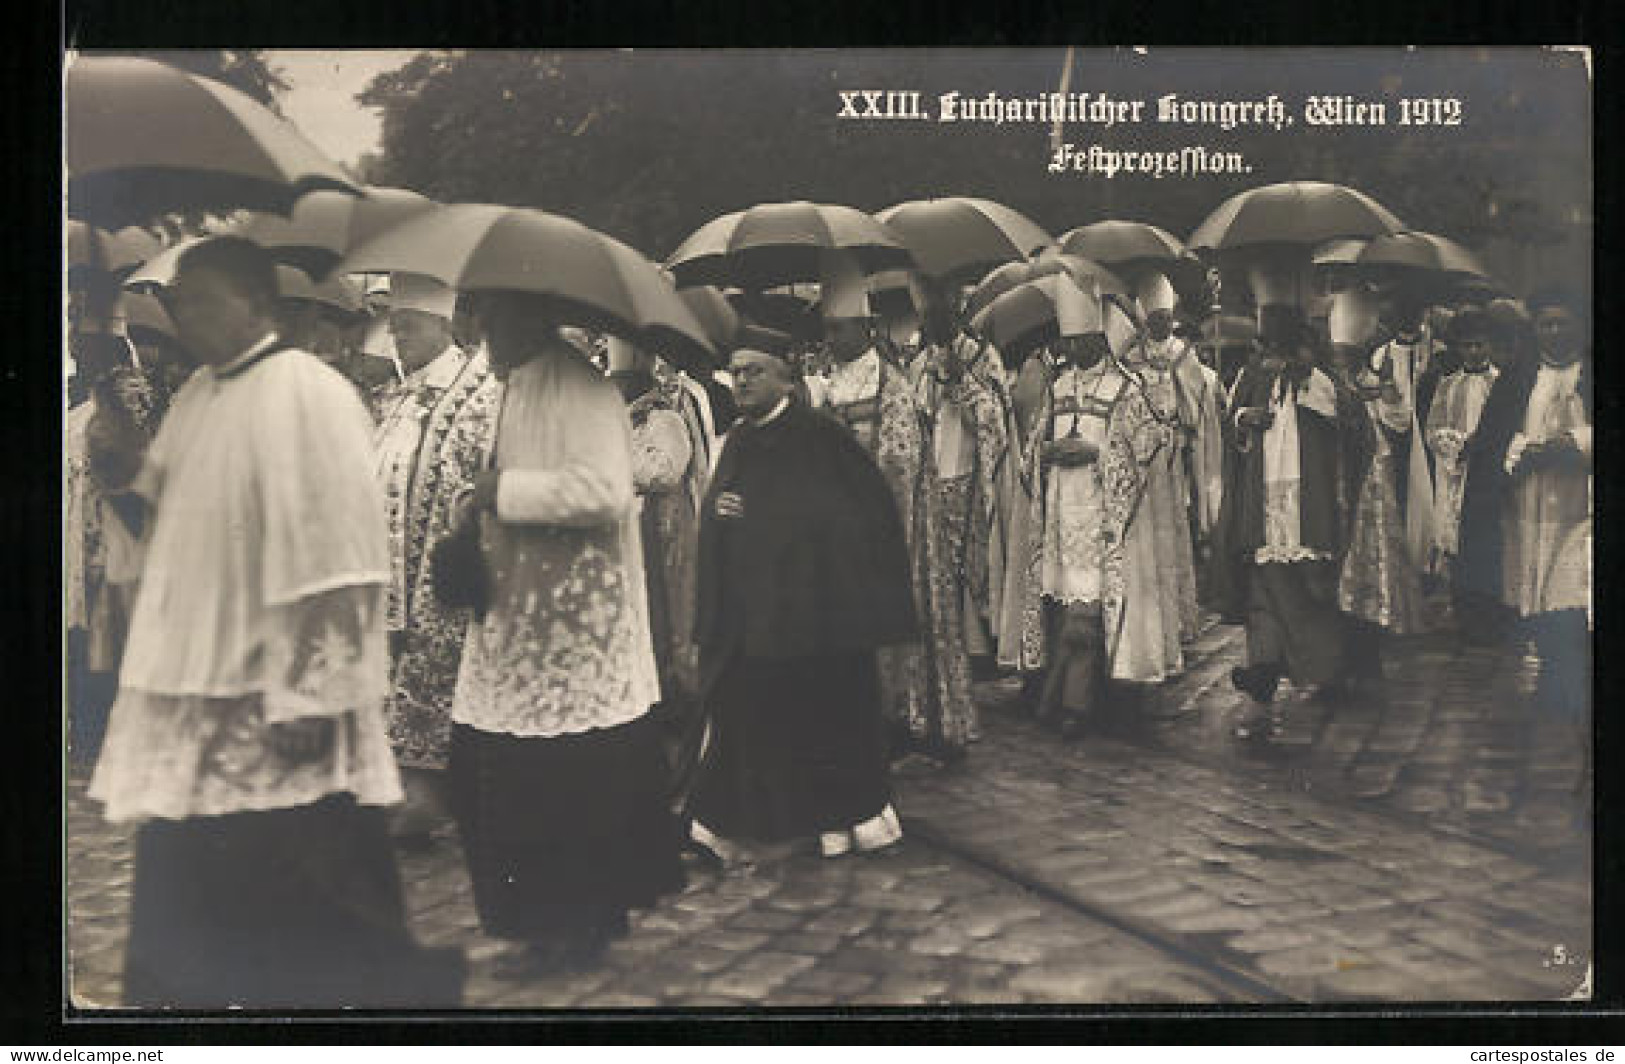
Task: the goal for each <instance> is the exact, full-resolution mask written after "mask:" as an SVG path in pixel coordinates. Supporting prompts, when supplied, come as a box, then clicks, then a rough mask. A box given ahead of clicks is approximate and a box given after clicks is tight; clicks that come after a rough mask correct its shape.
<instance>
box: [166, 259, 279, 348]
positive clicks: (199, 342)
mask: <svg viewBox="0 0 1625 1064" xmlns="http://www.w3.org/2000/svg"><path fill="white" fill-rule="evenodd" d="M164 305H165V307H166V309H167V310H168V311H169V317H170V320H171V321H173V322H174V323H175V331H176V333H177V334H179V337H180V341H181V344H182V345H183V346H184V347H185V348H186V349H187V350H188V351H191V352H192V353H193V354H194V355H196V356H197V357H198V360H199V361H201V362H203V363H205V364H208V365H220V364H222V363H225V362H229V361H231V360H232V359H233V358H236V357H237V356H238V355H240V354H242V353H243V349H244V348H245V347H246V346H247V345H248V344H251V343H253V342H254V340H255V339H256V338H257V336H258V335H259V334H261V333H263V332H265V331H268V330H269V327H270V324H271V322H270V320H269V315H268V314H267V312H266V308H264V307H261V306H260V305H259V303H258V301H256V300H255V299H253V298H252V297H251V296H249V295H248V294H246V293H245V292H243V291H241V290H240V289H239V287H238V286H237V285H235V284H233V283H232V281H231V279H230V278H228V277H226V276H225V275H224V274H222V273H219V272H218V271H216V270H211V269H196V268H194V269H190V270H184V271H183V272H181V273H180V274H179V275H177V276H176V278H175V281H174V283H173V284H171V285H170V286H169V287H168V288H166V289H165V290H164Z"/></svg>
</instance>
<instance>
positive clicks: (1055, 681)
mask: <svg viewBox="0 0 1625 1064" xmlns="http://www.w3.org/2000/svg"><path fill="white" fill-rule="evenodd" d="M1044 620H1045V624H1046V627H1047V638H1046V643H1047V644H1048V647H1049V654H1048V657H1049V665H1048V667H1047V668H1046V669H1045V670H1044V685H1043V687H1042V689H1041V693H1040V694H1039V699H1038V715H1039V717H1040V718H1049V717H1089V716H1091V715H1093V714H1094V713H1095V712H1097V711H1098V710H1099V708H1100V703H1101V697H1102V695H1103V694H1104V692H1105V687H1106V627H1105V622H1104V620H1103V618H1102V616H1101V611H1100V607H1099V606H1067V605H1062V604H1061V603H1058V602H1045V603H1044Z"/></svg>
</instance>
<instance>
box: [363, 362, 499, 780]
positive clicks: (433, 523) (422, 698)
mask: <svg viewBox="0 0 1625 1064" xmlns="http://www.w3.org/2000/svg"><path fill="white" fill-rule="evenodd" d="M501 396H502V385H501V383H500V382H498V381H497V379H496V378H495V377H494V376H493V375H492V374H491V370H490V365H489V363H488V361H487V358H486V355H485V352H484V351H483V350H482V351H477V352H475V353H474V354H473V355H472V356H470V355H466V354H464V353H463V352H462V351H460V350H458V349H457V348H455V347H454V348H452V349H451V350H449V351H447V352H446V353H445V354H443V355H441V356H440V357H439V358H437V359H436V360H435V361H434V362H431V363H430V364H429V365H428V366H426V367H424V369H423V370H421V371H420V372H419V374H417V375H415V376H414V377H412V378H408V380H407V381H406V383H405V384H404V385H395V386H393V387H391V388H390V389H388V390H387V391H386V392H385V393H384V395H383V396H382V397H381V400H380V404H379V409H380V413H381V414H382V421H381V422H380V424H379V426H378V430H377V433H376V435H375V436H374V443H375V447H376V452H377V463H378V476H379V481H380V484H381V485H382V487H383V489H384V498H385V510H386V513H387V515H388V518H389V545H390V565H391V581H390V589H389V598H388V603H387V609H386V614H385V620H386V624H387V627H388V629H389V631H391V632H399V633H401V635H400V636H399V637H398V638H399V642H400V652H399V654H398V655H397V657H396V659H395V663H394V670H393V675H392V676H391V692H390V696H389V701H388V704H387V707H386V709H387V715H388V722H389V737H390V742H391V744H392V745H393V746H394V748H395V752H396V756H397V757H398V758H399V759H400V762H401V764H403V765H405V766H407V767H408V768H428V769H440V768H444V767H445V766H446V757H447V753H448V751H449V748H450V742H451V699H452V692H453V689H454V688H455V686H456V683H457V669H458V665H459V663H460V661H461V658H462V649H463V637H464V635H465V633H466V631H467V627H468V615H467V612H466V611H463V610H447V609H445V608H444V607H442V606H441V605H440V604H439V602H437V601H436V599H435V597H434V592H433V590H432V589H431V586H430V573H429V564H428V557H429V551H430V549H431V548H432V547H433V546H434V544H435V543H437V542H439V541H440V540H441V539H442V538H444V537H445V536H446V535H447V534H448V533H449V532H450V530H451V527H452V524H453V519H454V513H453V504H454V503H455V501H456V499H457V496H458V495H459V493H460V492H462V491H463V489H464V488H466V487H468V486H470V485H472V484H473V481H474V478H475V477H476V476H478V474H479V472H480V469H481V467H482V463H483V459H484V455H485V452H486V449H487V447H488V446H489V442H490V437H491V434H492V432H494V431H495V421H496V413H497V410H498V408H499V405H500V403H501Z"/></svg>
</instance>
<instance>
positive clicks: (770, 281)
mask: <svg viewBox="0 0 1625 1064" xmlns="http://www.w3.org/2000/svg"><path fill="white" fill-rule="evenodd" d="M828 251H845V252H849V253H851V255H852V257H853V259H854V260H855V261H856V263H857V265H858V268H859V269H860V270H862V271H863V272H864V273H874V272H876V271H878V270H886V269H893V268H897V267H906V266H911V265H913V255H911V254H910V253H909V250H908V248H906V247H904V246H903V244H902V243H901V241H899V240H898V239H897V237H895V236H893V235H892V233H891V232H890V231H889V230H888V229H887V228H886V227H885V226H884V225H882V224H881V223H880V222H879V221H877V220H876V219H875V218H873V217H871V216H870V215H867V214H865V213H863V212H862V211H860V210H857V209H856V208H853V207H842V206H839V205H836V204H827V203H808V202H806V201H804V200H798V201H794V202H790V203H763V204H758V205H757V206H755V207H752V208H750V209H749V210H744V211H735V212H734V213H732V214H725V215H723V216H722V217H721V218H716V219H713V220H712V221H709V222H707V223H706V224H705V225H702V226H701V227H700V228H699V229H697V230H695V232H694V234H693V235H692V236H690V237H689V238H688V239H687V240H685V241H683V243H682V246H680V247H679V248H678V249H677V250H676V251H674V252H673V253H672V256H671V258H670V259H668V260H666V265H667V266H668V267H669V268H670V269H671V271H672V273H673V274H674V275H675V276H676V277H677V283H678V284H679V285H681V286H683V287H685V288H686V287H688V286H690V285H697V284H714V285H720V286H732V287H738V288H751V289H763V288H772V287H773V286H775V285H781V284H788V283H790V282H793V281H816V280H819V279H820V278H821V277H822V276H823V266H824V253H825V252H828Z"/></svg>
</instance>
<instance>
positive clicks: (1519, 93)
mask: <svg viewBox="0 0 1625 1064" xmlns="http://www.w3.org/2000/svg"><path fill="white" fill-rule="evenodd" d="M1063 56H1064V51H1063V50H1062V49H1022V50H1014V49H1010V50H997V49H985V50H969V51H926V50H908V49H899V50H891V51H859V50H849V51H796V52H789V51H744V52H699V51H672V52H627V51H621V52H602V51H599V52H587V51H579V52H502V51H478V52H437V53H424V54H421V55H419V56H418V57H416V58H415V59H413V60H412V61H411V62H410V63H408V64H407V65H406V66H405V67H403V68H402V69H400V70H397V71H393V72H390V73H387V74H384V75H381V76H380V77H379V78H377V79H376V80H375V81H374V82H373V83H372V84H371V85H370V86H369V87H368V88H367V89H366V90H365V91H364V92H363V93H362V94H361V95H360V96H359V97H358V99H359V100H360V102H362V103H363V104H366V105H369V106H374V107H378V108H380V109H381V111H382V112H383V126H384V128H383V141H382V150H381V158H380V160H379V162H378V164H377V167H376V169H375V172H374V180H378V181H380V182H382V183H386V184H395V185H402V186H405V187H410V188H415V189H417V190H418V191H421V192H423V193H425V194H426V195H429V196H432V197H435V198H437V199H441V200H448V201H484V202H497V203H510V204H514V205H519V206H534V207H541V208H544V209H547V210H552V211H557V212H560V213H563V214H567V215H570V216H573V217H576V218H578V219H580V220H581V221H583V222H586V223H587V224H589V225H592V226H595V227H597V228H599V229H602V230H604V231H606V232H609V233H611V234H613V235H615V236H618V237H620V238H622V239H624V240H626V241H628V242H629V243H631V244H633V245H634V246H636V247H638V248H640V249H642V250H643V251H644V252H645V253H647V254H650V255H651V256H653V257H656V258H663V257H665V256H666V255H667V254H669V253H670V252H671V251H672V250H673V249H674V248H675V247H676V246H677V244H678V243H679V242H681V240H682V239H683V238H684V237H685V236H687V235H688V233H690V232H692V231H693V230H694V229H695V228H697V227H698V226H699V225H701V224H703V223H704V222H706V221H708V220H709V219H711V218H713V217H716V216H717V215H719V214H722V213H725V212H727V211H731V210H738V209H741V208H744V207H747V206H749V205H751V204H753V203H757V202H762V201H771V200H785V199H813V200H822V201H827V202H837V203H847V204H850V205H852V206H855V207H859V208H862V209H865V210H871V211H873V210H879V209H881V208H883V207H886V206H889V205H890V204H892V203H896V202H899V201H901V200H905V199H912V198H916V197H922V196H941V195H956V194H958V195H978V196H986V197H989V198H992V199H996V200H999V201H1001V202H1004V203H1007V204H1009V205H1010V206H1012V207H1015V208H1017V209H1018V210H1021V211H1023V212H1025V213H1026V214H1028V215H1029V216H1031V217H1032V218H1033V219H1034V220H1035V221H1037V222H1039V223H1040V224H1041V225H1044V226H1045V227H1046V228H1048V229H1049V230H1050V231H1051V232H1052V233H1055V234H1057V235H1058V234H1060V233H1061V232H1064V231H1065V230H1067V229H1070V228H1073V227H1075V226H1078V225H1082V224H1086V223H1088V222H1091V221H1096V220H1098V219H1101V218H1105V217H1122V218H1131V219H1140V220H1145V221H1151V222H1156V223H1157V224H1160V225H1163V226H1165V227H1166V228H1168V229H1170V230H1172V231H1173V232H1175V233H1176V234H1181V235H1183V234H1188V233H1189V232H1190V231H1191V230H1192V229H1193V228H1194V227H1195V226H1196V225H1197V224H1198V223H1200V222H1201V220H1202V219H1203V218H1204V217H1205V216H1206V215H1207V214H1208V212H1210V211H1211V210H1212V209H1213V208H1214V207H1215V206H1217V205H1218V204H1219V203H1220V202H1222V201H1223V200H1224V199H1225V198H1226V197H1228V196H1230V195H1232V194H1234V193H1236V192H1239V191H1242V190H1244V189H1246V188H1249V187H1254V186H1257V185H1260V184H1265V183H1268V182H1271V181H1283V180H1295V179H1316V180H1326V181H1336V182H1342V183H1347V184H1350V185H1353V186H1355V187H1357V188H1360V189H1363V190H1364V191H1366V192H1368V193H1370V194H1372V195H1373V196H1375V197H1376V198H1377V199H1378V200H1379V201H1381V202H1383V203H1384V204H1386V205H1387V206H1388V207H1390V208H1391V209H1392V210H1394V211H1395V212H1396V213H1398V214H1399V216H1400V217H1401V218H1403V219H1405V220H1406V221H1407V222H1408V223H1409V224H1410V225H1412V226H1413V227H1415V228H1419V229H1428V230H1433V231H1437V232H1441V233H1444V234H1446V235H1450V236H1453V237H1456V238H1457V239H1461V240H1463V241H1464V242H1466V243H1468V244H1469V245H1470V246H1480V247H1482V246H1488V245H1504V246H1506V247H1508V248H1513V249H1527V248H1531V247H1535V246H1537V245H1540V244H1542V243H1543V242H1546V243H1550V242H1552V241H1559V242H1563V241H1567V242H1568V243H1569V244H1573V242H1574V240H1575V239H1576V234H1577V233H1580V234H1581V236H1582V237H1583V239H1582V240H1581V243H1582V244H1583V243H1588V242H1589V229H1588V228H1587V227H1588V226H1589V207H1588V204H1589V201H1590V154H1589V146H1590V140H1589V137H1590V120H1589V114H1588V109H1587V92H1588V88H1587V85H1588V83H1587V79H1586V78H1585V76H1584V71H1583V67H1581V66H1580V64H1579V62H1578V57H1575V56H1565V55H1561V54H1558V53H1553V52H1550V51H1545V50H1535V49H1527V50H1478V51H1472V50H1465V49H1438V50H1427V49H1420V50H1415V51H1404V50H1400V49H1384V50H1330V51H1328V50H1309V49H1295V50H1277V51H1270V52H1265V51H1253V50H1232V51H1227V52H1218V51H1184V50H1168V51H1160V50H1153V51H1151V52H1150V53H1148V54H1141V53H1136V52H1133V51H1131V50H1115V51H1106V50H1080V51H1079V52H1078V53H1077V56H1078V58H1077V62H1076V65H1075V66H1074V68H1073V71H1072V81H1071V90H1072V91H1073V92H1088V93H1091V94H1093V95H1094V96H1095V97H1100V96H1106V97H1110V98H1112V99H1115V100H1119V101H1134V100H1140V101H1144V102H1145V103H1144V110H1143V112H1142V119H1141V121H1139V122H1137V123H1135V122H1121V123H1116V124H1109V125H1108V124H1106V123H1103V122H1099V121H1080V122H1074V123H1070V124H1068V125H1067V126H1066V127H1065V129H1064V131H1063V133H1064V137H1065V138H1066V139H1067V140H1070V141H1073V142H1076V143H1077V144H1078V145H1079V146H1081V147H1088V146H1091V145H1096V144H1098V145H1100V146H1101V147H1103V148H1108V149H1113V150H1119V151H1128V150H1132V151H1136V152H1139V151H1171V150H1174V149H1177V148H1180V147H1184V146H1189V145H1198V146H1202V147H1205V148H1207V149H1209V150H1212V151H1225V152H1238V153H1240V154H1241V155H1243V156H1244V157H1245V159H1246V161H1247V163H1248V164H1250V166H1251V170H1250V172H1243V173H1229V174H1209V175H1199V176H1165V177H1160V178H1159V177H1153V176H1150V175H1139V174H1122V173H1120V174H1118V175H1117V176H1115V177H1105V176H1102V175H1097V174H1080V173H1064V174H1052V173H1050V172H1048V169H1047V162H1048V159H1049V155H1050V143H1049V141H1050V127H1049V125H1048V124H1047V123H1042V122H1035V123H1028V122H1006V123H1003V124H993V123H943V122H938V121H908V122H877V121H853V120H851V119H842V118H840V117H839V115H840V111H841V108H842V102H841V100H842V98H841V96H840V93H841V92H842V91H853V90H862V89H888V88H893V89H916V90H918V91H920V92H921V93H922V94H923V98H924V101H925V102H926V106H927V109H928V110H930V111H933V112H934V111H935V105H936V101H937V98H938V96H939V95H940V94H943V93H948V92H959V93H961V94H963V96H965V97H974V98H983V97H985V96H986V95H987V94H988V93H989V92H990V91H991V92H995V93H996V94H997V96H998V97H1000V98H1010V97H1021V98H1028V97H1032V96H1035V95H1037V94H1041V93H1049V92H1053V91H1055V89H1056V87H1057V82H1058V80H1059V76H1060V72H1061V67H1062V63H1063ZM1168 93H1177V94H1178V95H1179V96H1180V97H1181V98H1184V99H1192V100H1209V101H1221V102H1222V101H1243V102H1247V101H1255V100H1263V99H1267V98H1268V97H1269V96H1270V95H1271V94H1277V95H1279V96H1280V97H1282V98H1283V100H1284V101H1285V102H1286V103H1287V106H1288V108H1289V111H1290V113H1292V114H1293V115H1294V122H1293V124H1292V125H1291V126H1289V127H1288V128H1285V129H1282V130H1276V129H1272V128H1269V127H1267V126H1258V125H1250V124H1245V123H1243V124H1240V125H1235V126H1234V127H1233V128H1228V129H1227V128H1223V127H1222V126H1220V125H1216V124H1210V125H1202V126H1186V125H1179V124H1171V123H1163V122H1158V121H1156V119H1155V115H1156V106H1157V100H1158V99H1159V98H1160V97H1162V96H1164V95H1166V94H1168ZM1310 95H1327V96H1347V97H1350V98H1355V99H1360V100H1369V101H1378V102H1383V103H1385V105H1386V106H1387V108H1388V111H1389V114H1388V121H1387V123H1386V124H1384V125H1381V126H1359V125H1344V126H1336V127H1315V126H1312V125H1310V124H1309V123H1307V122H1306V121H1305V118H1304V111H1303V106H1304V101H1305V99H1306V97H1307V96H1310ZM1450 96H1454V97H1459V98H1461V99H1462V100H1463V101H1464V106H1465V119H1464V121H1463V122H1462V123H1461V124H1460V125H1459V126H1452V127H1437V126H1434V127H1419V126H1414V125H1412V126H1402V125H1400V124H1399V114H1398V106H1399V105H1398V101H1399V100H1400V99H1404V98H1424V97H1425V98H1432V97H1450ZM1577 218H1578V219H1582V220H1583V224H1580V223H1576V222H1575V221H1574V219H1577ZM1577 224H1578V225H1579V227H1578V228H1577ZM1582 230H1583V233H1582ZM1565 246H1567V245H1565ZM1512 253H1513V252H1509V254H1512ZM1516 253H1517V254H1522V252H1521V251H1520V252H1516Z"/></svg>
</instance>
